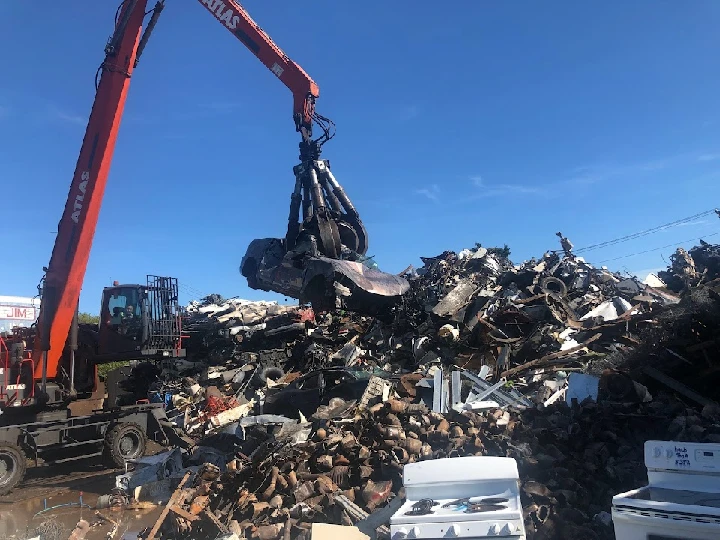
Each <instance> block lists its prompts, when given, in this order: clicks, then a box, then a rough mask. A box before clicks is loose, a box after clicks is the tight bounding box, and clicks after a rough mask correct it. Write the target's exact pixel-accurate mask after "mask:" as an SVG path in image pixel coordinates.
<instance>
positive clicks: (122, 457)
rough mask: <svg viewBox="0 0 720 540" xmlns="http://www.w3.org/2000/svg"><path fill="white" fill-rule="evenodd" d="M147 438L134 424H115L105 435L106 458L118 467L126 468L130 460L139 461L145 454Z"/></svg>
mask: <svg viewBox="0 0 720 540" xmlns="http://www.w3.org/2000/svg"><path fill="white" fill-rule="evenodd" d="M146 445H147V437H146V436H145V432H144V431H143V429H142V428H141V427H140V426H139V425H137V424H135V423H134V422H124V423H120V424H115V425H114V426H113V427H112V428H110V429H109V430H108V432H107V433H106V434H105V457H106V459H107V460H108V461H109V462H110V463H112V464H114V465H116V466H117V467H124V466H125V462H126V461H127V460H129V459H138V458H141V457H142V456H143V455H144V454H145V447H146Z"/></svg>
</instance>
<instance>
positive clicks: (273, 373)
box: [260, 366, 285, 384]
mask: <svg viewBox="0 0 720 540" xmlns="http://www.w3.org/2000/svg"><path fill="white" fill-rule="evenodd" d="M284 375H285V372H284V371H283V370H282V369H280V368H279V367H275V366H268V367H266V368H265V369H263V370H262V372H260V380H261V381H262V382H263V384H267V380H268V378H270V379H272V380H274V381H277V380H278V379H280V378H281V377H283V376H284Z"/></svg>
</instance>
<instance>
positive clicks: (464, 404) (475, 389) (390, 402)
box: [156, 246, 720, 539]
mask: <svg viewBox="0 0 720 540" xmlns="http://www.w3.org/2000/svg"><path fill="white" fill-rule="evenodd" d="M701 247H702V250H700V251H693V250H690V251H689V252H687V253H689V254H693V255H689V256H692V258H693V267H692V268H694V270H693V272H694V273H688V272H686V271H685V270H684V269H685V268H687V265H686V263H688V261H687V260H686V258H685V257H683V261H684V263H683V264H682V265H678V264H677V263H675V264H674V266H673V265H671V267H670V268H669V269H668V273H669V274H670V275H671V276H676V277H677V279H678V283H679V286H680V288H679V289H678V291H679V293H678V292H673V291H672V290H670V288H658V287H650V286H648V285H645V284H644V283H641V282H640V281H639V280H636V279H634V278H628V277H627V276H623V275H619V274H614V273H612V272H610V271H608V270H606V269H598V268H594V267H592V266H591V265H590V264H588V263H586V262H585V261H584V260H582V259H581V258H579V257H576V256H575V255H573V252H572V250H567V253H564V254H558V253H553V252H549V253H547V254H545V255H543V256H542V257H541V258H540V259H537V260H532V261H528V262H526V263H523V264H520V265H513V264H512V263H511V262H510V261H509V260H508V259H507V257H505V256H504V255H503V253H501V252H500V251H498V250H487V249H485V248H478V249H474V250H464V251H462V252H460V253H454V252H449V251H448V252H444V253H442V254H441V255H439V256H437V257H432V258H425V259H424V266H423V267H422V268H420V269H418V270H408V271H407V273H406V277H407V282H408V284H409V288H408V290H407V292H406V293H405V294H404V295H403V298H402V302H401V303H400V304H398V305H397V306H396V309H395V310H394V311H392V312H391V317H390V318H388V319H384V320H381V319H377V318H375V317H372V316H368V315H367V314H364V315H361V314H358V313H354V312H352V311H347V310H334V309H333V310H330V311H328V312H326V313H320V312H312V311H310V312H308V311H305V310H301V309H300V308H295V307H284V306H277V305H270V304H267V305H265V304H263V305H255V304H254V303H252V302H246V301H239V300H235V301H231V302H225V303H223V304H221V305H217V306H214V307H212V306H209V305H204V306H201V305H194V306H192V309H191V310H190V321H191V322H192V324H194V325H195V326H192V324H191V327H192V328H193V329H194V330H195V331H196V332H197V333H196V334H195V338H194V339H195V341H196V342H197V343H199V344H200V347H199V348H197V349H196V353H197V354H196V355H195V360H196V362H195V364H194V367H193V368H192V369H190V370H189V371H188V373H184V374H185V375H192V377H186V378H184V379H182V378H179V377H178V376H177V375H172V374H170V375H168V377H167V378H166V379H165V380H164V382H163V385H164V386H162V387H158V388H157V389H156V390H157V391H158V393H160V392H161V391H165V392H168V393H170V394H171V400H170V402H171V403H172V404H174V405H175V407H176V409H182V414H181V415H179V416H177V415H176V416H173V414H172V410H170V411H169V414H168V416H169V417H171V418H173V420H174V421H176V422H177V423H178V424H179V425H180V426H182V425H183V421H182V420H183V418H184V419H185V420H186V421H187V425H193V419H198V418H202V416H203V415H204V414H205V415H207V412H208V410H209V409H212V407H211V406H210V405H212V403H215V402H217V401H218V400H220V401H221V402H223V403H232V404H235V403H238V404H240V403H242V404H243V405H247V404H249V405H248V407H247V409H248V410H247V414H248V416H247V420H245V421H243V420H242V419H240V420H238V421H236V422H231V423H230V424H227V425H223V426H213V429H215V431H214V432H213V434H212V435H211V437H207V436H206V435H205V434H204V433H202V434H200V433H198V434H196V436H197V437H198V438H200V437H201V436H202V437H204V439H203V440H202V441H200V442H201V443H202V445H203V446H204V447H208V446H210V447H213V448H218V447H220V446H221V443H222V444H225V443H227V447H226V451H224V453H223V452H221V453H220V454H221V455H224V456H227V457H226V458H225V460H226V461H227V464H226V466H225V467H224V468H223V467H222V466H221V465H222V463H219V462H216V463H215V464H216V465H218V466H219V469H220V472H219V473H218V474H217V476H216V477H215V478H211V479H206V480H205V483H202V482H200V483H198V481H197V480H196V479H194V478H193V480H192V482H190V483H189V484H188V485H189V486H191V487H189V488H187V490H188V491H185V492H184V493H185V494H186V496H184V497H181V499H178V500H175V501H174V502H173V504H172V505H171V509H170V510H168V512H169V513H170V514H172V516H174V519H173V520H168V522H172V523H176V524H178V525H176V526H175V529H176V530H174V532H173V534H175V535H176V537H178V538H204V537H208V538H210V537H213V536H214V535H215V536H216V535H218V534H220V533H221V532H222V531H227V534H235V535H237V536H238V537H243V536H244V537H247V538H263V539H271V538H283V539H284V538H309V537H310V534H311V527H312V523H313V522H324V523H333V524H337V525H346V526H349V525H357V521H358V520H359V519H361V516H363V515H364V514H365V513H368V514H370V517H372V516H373V515H374V513H373V511H377V510H381V509H384V508H386V507H387V506H388V505H389V504H391V503H392V502H393V501H395V500H396V499H397V498H398V497H399V494H400V488H401V484H402V482H401V478H402V470H403V466H404V465H405V464H406V463H410V462H413V461H419V460H425V459H436V458H439V457H454V456H464V455H497V456H512V457H515V458H516V459H517V460H518V462H519V464H520V468H521V478H522V482H523V505H524V509H525V516H526V522H527V528H528V531H531V535H535V538H552V537H567V538H590V539H593V538H600V539H604V538H611V537H612V525H611V523H610V524H608V522H607V520H606V519H604V517H603V516H604V515H605V514H604V513H607V512H608V511H609V510H610V508H609V502H610V496H611V495H612V494H614V493H617V492H619V491H624V490H627V489H630V488H632V487H636V486H637V485H639V484H640V483H642V482H643V481H644V474H645V472H644V468H643V466H642V444H641V442H642V440H645V439H646V438H658V439H669V440H672V439H674V438H680V439H681V440H697V441H704V442H720V412H718V411H720V407H718V406H717V405H716V404H717V402H718V401H720V395H719V394H718V388H720V387H719V386H718V385H717V384H716V379H713V374H716V373H717V362H716V361H715V359H716V357H717V356H718V353H720V351H719V350H718V349H720V295H718V293H717V292H716V291H715V288H716V285H717V284H716V280H717V277H716V276H717V271H716V268H717V269H718V270H720V265H718V266H717V267H715V266H713V264H715V262H714V261H715V260H716V259H715V258H714V255H713V254H714V253H715V251H717V248H716V247H713V246H701ZM700 253H702V254H704V255H702V256H701V255H700ZM696 255H697V256H696ZM703 257H705V258H703ZM688 264H689V263H688ZM690 278H692V279H690ZM668 281H670V279H668ZM656 284H657V283H656ZM338 291H340V292H342V288H339V289H338ZM310 313H311V314H312V315H310ZM275 329H284V330H283V331H282V332H280V333H277V332H272V331H271V330H275ZM188 350H192V347H188ZM348 363H350V364H352V365H353V367H354V368H356V369H359V370H360V371H362V372H363V373H365V374H366V375H367V377H366V379H367V383H370V381H371V380H372V378H371V376H372V375H373V374H378V373H379V372H382V373H384V374H385V375H384V376H383V379H382V380H372V384H370V385H369V386H370V387H369V389H367V391H366V394H367V397H368V398H370V397H371V396H372V399H366V400H365V401H362V399H361V398H359V397H360V396H362V394H363V392H362V389H361V390H360V393H359V394H358V396H357V397H358V398H359V399H357V403H356V404H355V405H353V399H350V396H347V395H346V396H344V397H343V396H342V395H340V396H338V395H336V394H334V393H333V392H332V391H331V390H332V389H331V388H327V387H326V386H325V385H320V384H319V383H318V385H316V386H315V387H313V385H312V383H311V382H309V383H308V384H307V385H306V386H305V385H301V386H302V387H301V388H298V385H297V384H294V385H290V381H293V380H295V381H304V380H305V378H302V379H301V378H300V377H301V376H305V375H308V374H309V373H310V372H313V371H315V370H323V369H328V368H329V367H330V366H332V365H336V366H337V367H335V368H333V369H340V370H343V369H347V367H346V364H348ZM648 365H652V368H653V369H652V370H647V369H644V368H645V367H647V366H648ZM193 369H194V371H193ZM568 372H570V373H572V372H579V373H583V374H584V376H585V377H589V378H592V377H590V375H594V376H596V377H597V378H598V379H599V381H598V384H597V385H596V387H597V388H596V389H597V392H596V393H595V394H593V399H596V401H595V402H593V401H591V400H585V401H584V396H583V395H582V393H580V395H578V393H577V392H576V393H573V392H570V394H572V395H574V396H576V397H577V399H576V402H574V403H571V404H570V403H567V402H566V399H565V397H563V388H564V387H563V384H565V382H566V381H567V380H568V377H567V374H568ZM434 373H439V374H442V373H446V374H448V377H442V376H441V375H440V376H439V377H438V381H437V385H436V386H437V387H438V388H439V390H440V392H438V400H437V403H435V404H434V405H435V409H436V410H435V411H430V410H429V409H430V408H432V407H433V401H432V397H433V396H432V389H431V388H428V387H432V386H433V385H432V384H430V383H431V381H433V374H434ZM453 373H455V375H453ZM460 373H463V374H465V376H461V377H458V376H457V375H458V374H460ZM445 379H447V380H448V381H451V382H452V384H451V385H446V382H447V381H446V380H445ZM308 380H309V381H312V380H314V379H312V377H308ZM317 380H318V381H319V380H320V379H319V378H318V379H317ZM323 380H325V379H323ZM563 381H565V382H563ZM551 383H552V384H551ZM366 388H367V387H366ZM568 388H569V386H568ZM286 389H291V390H292V391H293V392H297V394H294V396H295V397H293V399H303V400H304V401H307V402H309V400H313V401H312V402H313V403H314V405H313V409H315V408H316V406H317V410H316V411H315V412H314V413H313V414H309V415H306V418H309V419H310V420H311V422H302V423H295V422H293V423H292V424H291V423H289V422H285V421H284V420H283V421H282V422H281V423H280V424H273V423H272V422H268V421H264V420H261V419H263V418H265V420H267V419H268V418H270V417H269V416H268V415H267V414H263V412H266V413H267V412H269V411H263V406H264V404H265V403H266V399H267V397H268V396H272V395H277V394H280V393H282V392H284V391H286ZM356 390H357V389H356ZM428 391H430V394H429V395H428ZM548 393H549V394H551V395H552V396H550V395H549V394H548ZM286 395H288V394H286ZM673 396H682V399H683V401H679V400H678V399H677V398H676V397H673ZM549 397H552V399H548V398H549ZM345 398H347V399H345ZM333 399H334V401H331V400H333ZM232 400H236V401H232ZM340 400H342V401H343V407H342V414H335V413H332V412H331V411H332V410H333V406H334V405H336V404H337V402H339V401H340ZM253 401H254V403H253ZM577 401H579V403H578V402H577ZM271 402H272V400H268V401H267V403H271ZM492 402H494V405H493V403H492ZM423 403H425V405H423ZM536 404H537V405H540V406H539V407H536V406H535V405H536ZM473 407H475V409H473ZM693 407H695V408H693ZM170 409H172V407H170ZM468 409H472V410H468ZM231 410H232V409H231ZM290 428H297V429H290ZM202 431H203V432H204V430H202ZM204 461H208V459H207V458H204ZM198 464H200V463H198ZM200 486H204V487H200ZM348 503H352V505H350V504H348ZM358 509H360V510H358ZM189 516H195V518H190V517H189ZM596 516H597V517H596ZM368 519H370V518H365V520H368ZM372 522H373V523H375V522H376V520H375V521H372ZM181 525H182V526H181ZM381 525H382V523H378V527H380V526H381Z"/></svg>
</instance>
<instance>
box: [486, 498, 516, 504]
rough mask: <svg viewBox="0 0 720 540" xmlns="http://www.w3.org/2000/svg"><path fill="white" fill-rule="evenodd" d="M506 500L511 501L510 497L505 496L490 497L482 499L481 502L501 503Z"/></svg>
mask: <svg viewBox="0 0 720 540" xmlns="http://www.w3.org/2000/svg"><path fill="white" fill-rule="evenodd" d="M506 502H510V499H506V498H504V497H488V498H487V499H482V500H481V501H480V504H501V503H506Z"/></svg>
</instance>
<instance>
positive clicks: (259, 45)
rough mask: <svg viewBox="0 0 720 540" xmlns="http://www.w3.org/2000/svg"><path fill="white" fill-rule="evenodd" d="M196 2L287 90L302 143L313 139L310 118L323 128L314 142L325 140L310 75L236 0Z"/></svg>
mask: <svg viewBox="0 0 720 540" xmlns="http://www.w3.org/2000/svg"><path fill="white" fill-rule="evenodd" d="M199 2H200V3H201V4H202V5H203V6H205V8H206V9H207V10H208V11H209V12H210V13H212V15H213V17H215V18H216V19H217V20H218V21H220V22H221V23H222V24H223V25H224V26H225V28H227V29H228V30H230V32H231V33H232V34H233V35H234V36H235V37H236V38H238V39H239V40H240V41H241V42H242V43H243V45H245V46H246V47H247V48H248V49H249V50H250V52H252V53H253V54H254V55H255V56H257V58H258V60H260V62H262V63H263V64H264V65H265V67H267V68H268V69H269V70H270V71H272V72H273V73H274V74H275V76H277V78H278V79H280V81H281V82H282V83H283V84H284V85H285V86H287V87H288V88H289V89H290V91H291V92H292V94H293V119H294V121H295V129H296V130H297V131H298V132H299V133H300V134H301V135H302V140H303V142H304V143H306V144H309V143H311V142H312V130H313V121H316V122H318V123H319V124H320V125H321V126H322V127H323V131H324V133H323V135H322V136H321V138H320V139H318V143H316V144H320V145H321V144H322V142H325V141H326V140H328V139H329V138H330V137H331V135H330V133H329V129H328V128H329V126H328V125H327V124H328V122H329V121H328V120H327V119H326V118H324V117H322V116H320V115H318V114H317V113H316V112H315V100H316V99H317V98H318V97H319V96H320V89H319V88H318V85H317V84H316V83H315V81H313V80H312V78H311V77H310V75H308V74H307V73H305V70H303V68H301V67H300V66H299V65H298V64H297V63H295V62H293V61H292V60H291V59H290V58H288V56H287V55H286V54H285V53H284V52H283V51H282V49H281V48H280V47H278V46H277V45H276V44H275V42H274V41H273V40H272V38H271V37H270V36H268V35H267V34H266V33H265V32H264V31H263V30H262V28H260V27H259V26H258V24H257V23H256V22H255V21H254V20H253V19H252V17H250V15H249V14H248V12H247V11H245V9H244V8H243V7H242V6H241V5H240V4H239V3H238V2H236V1H235V0H199Z"/></svg>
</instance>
